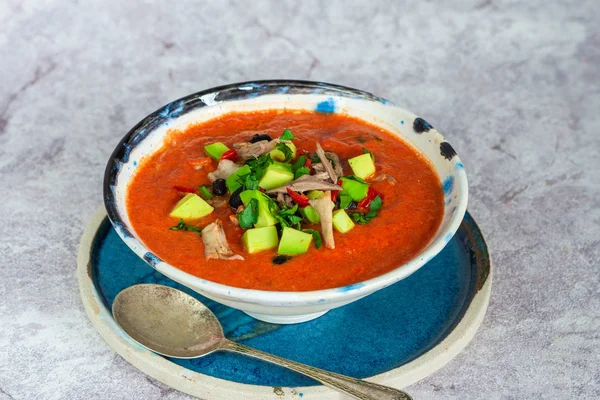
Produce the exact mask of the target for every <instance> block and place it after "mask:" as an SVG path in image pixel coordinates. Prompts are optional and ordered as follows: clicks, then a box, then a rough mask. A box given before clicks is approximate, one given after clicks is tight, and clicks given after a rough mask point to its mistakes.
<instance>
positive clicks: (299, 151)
mask: <svg viewBox="0 0 600 400" xmlns="http://www.w3.org/2000/svg"><path fill="white" fill-rule="evenodd" d="M307 154H308V151H306V150H304V149H298V155H299V156H304V155H307Z"/></svg>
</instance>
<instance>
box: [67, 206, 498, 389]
mask: <svg viewBox="0 0 600 400" xmlns="http://www.w3.org/2000/svg"><path fill="white" fill-rule="evenodd" d="M106 217H107V213H106V210H105V208H104V205H101V206H100V207H99V208H98V209H97V211H96V212H95V213H94V215H93V217H92V218H91V219H90V221H89V222H88V224H87V225H86V227H85V229H84V232H83V235H82V237H81V241H80V245H79V251H78V257H77V278H78V283H79V290H80V295H81V300H82V303H83V306H84V309H85V311H86V314H87V315H88V317H89V319H90V321H91V323H92V325H93V327H94V328H95V329H96V330H97V331H98V333H99V334H100V336H101V337H102V338H103V339H104V341H105V342H106V343H107V344H108V345H109V347H110V348H111V349H113V350H114V351H115V352H117V354H119V355H120V356H121V357H123V358H124V359H125V360H127V361H128V362H129V363H130V364H132V365H133V366H134V367H136V368H137V369H139V370H140V371H142V372H143V373H145V374H147V375H149V376H151V377H152V378H154V379H156V380H158V381H160V382H162V383H164V384H166V385H168V386H170V387H172V388H174V389H177V390H179V391H181V392H184V393H187V394H189V395H192V396H195V397H198V398H201V399H215V400H229V399H231V398H244V399H247V400H261V399H267V400H268V399H274V400H275V399H277V400H281V399H282V398H286V399H287V398H290V399H300V398H302V400H305V399H309V400H313V399H314V400H321V399H323V400H324V399H331V398H332V396H334V394H337V392H335V391H333V390H332V389H329V388H327V387H325V386H322V385H316V386H302V387H298V388H295V387H279V386H259V385H251V384H245V383H238V382H233V381H229V380H225V379H221V378H215V377H212V376H209V375H204V374H201V373H199V372H195V371H192V370H189V369H187V368H183V367H181V366H179V365H177V364H175V363H172V362H171V361H169V360H167V359H165V358H163V357H162V356H159V355H157V354H155V353H153V352H151V351H149V350H147V349H145V348H144V347H142V346H141V345H139V344H138V343H136V342H135V341H133V340H132V339H131V338H130V337H129V336H127V334H125V332H123V331H122V329H121V328H120V327H119V326H118V325H117V323H116V322H115V321H114V319H113V318H112V314H111V312H110V310H108V309H107V308H106V307H105V306H104V304H103V302H102V299H101V297H100V296H101V295H100V294H99V293H98V292H97V290H96V287H95V285H94V282H93V279H92V273H91V255H92V248H93V244H94V241H95V238H96V235H97V234H98V232H99V228H100V226H101V225H102V222H103V221H104V220H105V218H106ZM464 218H465V219H467V218H469V219H470V224H471V225H472V231H476V232H471V234H476V235H478V236H479V237H478V238H474V239H475V240H480V241H481V242H482V246H481V247H482V250H483V251H482V253H484V254H483V255H481V254H480V257H478V259H477V260H476V262H477V263H478V264H481V263H484V264H487V265H484V266H483V269H486V268H487V269H488V270H487V271H483V274H481V272H482V271H479V269H478V271H477V273H478V277H477V278H478V282H477V288H476V289H475V290H476V292H475V294H474V295H473V297H472V298H471V299H470V303H469V305H468V306H467V308H466V310H465V312H464V314H463V316H462V318H461V320H460V321H458V323H457V324H456V325H455V326H454V327H453V328H452V329H451V331H450V332H449V333H448V334H447V335H446V337H445V338H444V339H442V340H441V341H440V342H439V343H438V344H437V345H435V346H434V347H432V348H431V349H429V350H428V351H426V352H425V353H424V354H422V355H421V356H419V357H417V358H415V359H413V360H411V361H409V362H408V363H406V364H404V365H401V366H400V367H397V368H394V369H392V370H389V371H386V372H383V373H381V374H378V375H374V376H372V377H369V378H366V379H365V380H367V381H370V382H374V383H379V384H382V385H388V386H393V387H397V388H404V387H406V386H409V385H412V384H413V383H416V382H418V381H420V380H421V379H423V378H425V377H427V376H429V375H431V374H433V373H434V372H436V371H437V370H439V369H440V368H442V367H443V366H444V365H446V364H447V363H448V362H449V361H450V360H452V359H453V358H454V357H456V355H458V354H459V353H460V352H461V351H462V350H463V349H464V348H465V347H466V346H467V345H468V344H469V342H470V341H471V340H472V339H473V337H474V336H475V333H476V332H477V330H478V328H479V326H480V325H481V323H482V321H483V318H484V316H485V313H486V310H487V307H488V304H489V299H490V295H491V286H492V275H493V266H492V260H491V257H490V255H489V252H488V248H487V245H486V243H485V239H484V237H483V234H482V233H481V231H480V230H479V227H478V226H477V223H476V222H475V220H474V219H473V218H472V217H471V216H470V214H469V213H468V212H467V213H465V217H464ZM463 223H464V220H463V222H461V225H462V224H463ZM486 273H487V274H486ZM482 275H483V276H482ZM232 396H239V397H232Z"/></svg>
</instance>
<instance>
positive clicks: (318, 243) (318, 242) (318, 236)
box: [302, 229, 323, 250]
mask: <svg viewBox="0 0 600 400" xmlns="http://www.w3.org/2000/svg"><path fill="white" fill-rule="evenodd" d="M302 232H306V233H310V234H311V235H313V239H314V240H315V246H316V247H317V250H318V249H320V248H321V246H323V240H321V234H320V233H319V231H316V230H314V229H302Z"/></svg>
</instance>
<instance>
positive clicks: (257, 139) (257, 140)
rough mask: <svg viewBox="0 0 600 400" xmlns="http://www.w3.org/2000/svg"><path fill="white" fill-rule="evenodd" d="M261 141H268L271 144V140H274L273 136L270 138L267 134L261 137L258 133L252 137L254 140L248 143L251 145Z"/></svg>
mask: <svg viewBox="0 0 600 400" xmlns="http://www.w3.org/2000/svg"><path fill="white" fill-rule="evenodd" d="M261 140H266V141H268V142H270V141H271V140H273V138H271V136H269V135H267V134H262V135H259V134H258V133H257V134H255V135H254V136H252V138H251V139H250V140H248V141H249V142H250V143H256V142H260V141H261Z"/></svg>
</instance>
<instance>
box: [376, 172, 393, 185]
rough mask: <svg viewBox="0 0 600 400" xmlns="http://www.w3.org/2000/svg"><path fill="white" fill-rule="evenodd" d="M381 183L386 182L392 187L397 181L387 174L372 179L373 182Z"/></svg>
mask: <svg viewBox="0 0 600 400" xmlns="http://www.w3.org/2000/svg"><path fill="white" fill-rule="evenodd" d="M382 181H388V182H389V183H391V184H392V185H395V184H396V183H398V181H396V178H394V177H393V176H391V175H388V174H381V175H378V176H377V177H375V178H374V179H373V182H382Z"/></svg>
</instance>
